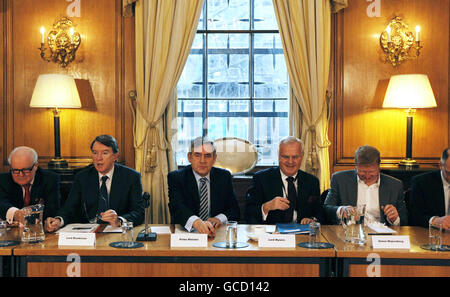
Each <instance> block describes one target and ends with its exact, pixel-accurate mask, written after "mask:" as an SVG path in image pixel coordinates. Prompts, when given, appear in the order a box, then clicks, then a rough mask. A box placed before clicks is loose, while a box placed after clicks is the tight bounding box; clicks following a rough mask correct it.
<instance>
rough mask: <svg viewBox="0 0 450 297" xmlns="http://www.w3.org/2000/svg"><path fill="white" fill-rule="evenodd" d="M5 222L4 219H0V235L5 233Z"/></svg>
mask: <svg viewBox="0 0 450 297" xmlns="http://www.w3.org/2000/svg"><path fill="white" fill-rule="evenodd" d="M6 228H7V224H6V221H3V220H0V237H1V236H5V235H6Z"/></svg>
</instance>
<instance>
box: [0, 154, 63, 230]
mask: <svg viewBox="0 0 450 297" xmlns="http://www.w3.org/2000/svg"><path fill="white" fill-rule="evenodd" d="M8 163H9V166H10V171H9V172H5V173H0V218H2V219H6V220H7V221H8V223H12V222H13V221H17V222H20V223H23V212H22V210H21V209H22V208H23V207H25V206H29V205H34V204H44V206H45V208H44V219H45V218H46V217H49V216H53V215H55V214H56V211H57V210H58V209H59V206H60V201H61V194H60V188H59V182H60V178H59V175H58V174H56V173H54V172H51V171H48V170H45V169H42V168H40V167H39V166H38V155H37V153H36V151H35V150H34V149H32V148H30V147H26V146H20V147H16V148H15V149H13V150H12V151H11V153H10V154H9V157H8Z"/></svg>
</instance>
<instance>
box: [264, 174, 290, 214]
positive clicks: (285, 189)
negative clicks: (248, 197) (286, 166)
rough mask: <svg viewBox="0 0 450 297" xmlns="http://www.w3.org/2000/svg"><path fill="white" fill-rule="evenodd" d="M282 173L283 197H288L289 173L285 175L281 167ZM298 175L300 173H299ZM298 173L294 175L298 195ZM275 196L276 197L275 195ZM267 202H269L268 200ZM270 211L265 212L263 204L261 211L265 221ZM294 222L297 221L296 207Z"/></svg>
mask: <svg viewBox="0 0 450 297" xmlns="http://www.w3.org/2000/svg"><path fill="white" fill-rule="evenodd" d="M280 173H281V182H282V183H283V198H287V196H288V195H287V192H288V191H287V189H288V181H287V180H286V179H287V178H288V177H289V176H287V175H285V174H284V173H283V171H281V169H280ZM297 175H298V173H297ZM297 175H295V176H293V178H294V179H295V182H294V186H295V191H296V192H297V195H298V180H297ZM274 198H275V197H274ZM266 203H267V202H266ZM269 212H270V210H269ZM269 212H267V214H265V213H264V211H263V205H261V213H262V219H263V222H265V221H266V219H267V216H268V215H269ZM292 222H297V210H295V209H294V215H293V217H292Z"/></svg>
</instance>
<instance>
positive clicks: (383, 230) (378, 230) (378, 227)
mask: <svg viewBox="0 0 450 297" xmlns="http://www.w3.org/2000/svg"><path fill="white" fill-rule="evenodd" d="M367 226H368V227H369V228H370V229H372V230H373V231H375V232H374V233H373V234H394V233H397V231H395V230H392V229H391V228H389V227H386V226H385V225H384V224H381V223H379V222H373V223H371V224H368V225H367ZM370 234H372V233H369V235H370Z"/></svg>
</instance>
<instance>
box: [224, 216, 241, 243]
mask: <svg viewBox="0 0 450 297" xmlns="http://www.w3.org/2000/svg"><path fill="white" fill-rule="evenodd" d="M237 224H238V223H237V222H236V221H228V222H227V223H226V235H225V242H226V246H227V247H228V248H235V247H236V243H237Z"/></svg>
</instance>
